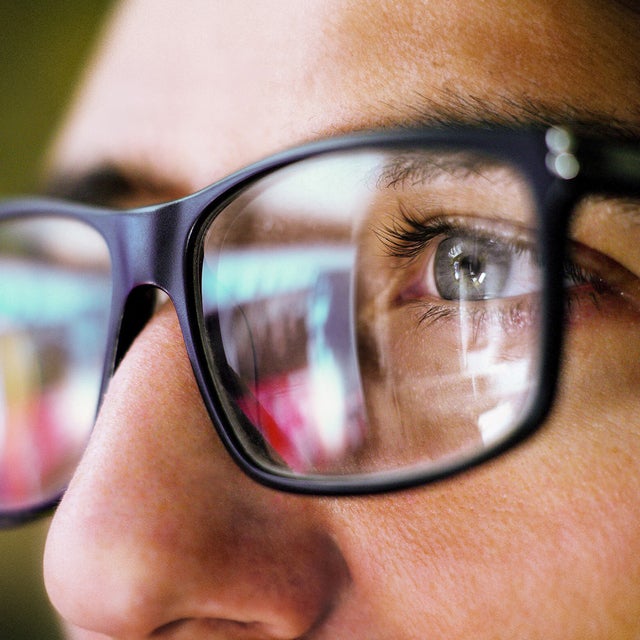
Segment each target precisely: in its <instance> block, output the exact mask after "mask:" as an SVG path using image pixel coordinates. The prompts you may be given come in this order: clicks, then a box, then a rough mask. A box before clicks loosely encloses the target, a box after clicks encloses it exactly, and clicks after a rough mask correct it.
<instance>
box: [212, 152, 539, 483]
mask: <svg viewBox="0 0 640 640" xmlns="http://www.w3.org/2000/svg"><path fill="white" fill-rule="evenodd" d="M536 227H537V215H536V210H535V206H534V203H533V196H532V193H531V189H530V187H529V185H528V182H527V180H526V179H525V178H524V177H523V176H522V175H521V173H520V172H519V171H518V169H516V168H515V167H513V166H511V165H510V164H508V163H507V162H505V161H504V160H501V159H499V158H495V157H490V156H487V155H484V154H480V153H477V152H475V151H467V150H461V149H431V150H424V149H402V150H399V151H397V152H393V151H388V150H385V151H376V150H370V151H350V152H343V153H335V154H331V155H326V156H321V157H315V158H312V159H307V160H304V161H301V162H298V163H296V164H293V165H290V166H288V167H286V168H283V169H280V170H278V171H276V172H274V173H271V174H270V175H268V176H266V177H263V178H261V179H259V180H258V181H257V182H255V183H254V184H253V185H252V186H250V187H249V188H247V189H246V190H245V191H243V192H242V193H241V194H240V195H238V196H237V197H236V198H235V200H233V201H232V202H231V203H230V204H228V205H227V206H226V208H224V210H222V211H221V212H220V214H219V215H218V216H217V217H216V218H215V220H214V222H213V223H212V224H211V226H210V228H209V230H208V233H207V235H206V238H205V246H204V254H205V259H204V265H203V274H202V294H203V305H204V310H203V311H204V316H203V317H204V318H205V322H206V325H207V326H206V333H207V334H208V337H209V340H208V347H207V348H208V349H209V354H210V360H211V364H210V366H211V369H212V372H213V377H214V382H215V385H216V386H217V387H218V390H219V394H220V395H221V396H222V400H223V402H224V403H225V409H226V412H227V414H228V416H229V419H230V422H231V424H232V426H233V429H234V430H235V434H236V436H237V438H238V439H239V440H240V442H241V443H242V446H243V447H244V448H245V449H246V451H247V453H248V455H249V456H251V457H252V458H253V460H254V461H255V462H256V463H257V464H259V465H260V466H261V467H262V468H263V469H267V470H271V471H273V472H274V473H277V474H280V475H291V476H339V477H341V478H344V477H345V476H348V475H352V474H372V473H384V472H391V471H398V470H403V471H406V470H408V469H424V470H426V471H428V470H429V469H436V468H438V467H441V466H442V465H451V464H457V463H460V462H464V461H467V460H469V459H472V458H474V457H475V456H478V455H479V454H482V453H483V452H485V451H486V450H487V449H488V448H491V447H493V446H495V445H497V444H498V443H500V442H502V441H503V440H504V439H505V438H506V437H508V436H510V435H512V433H513V431H514V430H515V429H517V428H518V427H519V426H520V425H521V424H522V422H523V420H525V419H526V417H527V414H528V410H529V408H530V404H531V402H532V399H533V397H534V395H535V391H536V388H537V378H538V362H539V358H538V353H539V351H540V344H539V343H540V337H539V333H540V331H539V324H540V315H541V314H540V296H541V293H540V289H541V271H540V268H539V264H538V251H537V246H536V243H537V237H536V236H537V230H536Z"/></svg>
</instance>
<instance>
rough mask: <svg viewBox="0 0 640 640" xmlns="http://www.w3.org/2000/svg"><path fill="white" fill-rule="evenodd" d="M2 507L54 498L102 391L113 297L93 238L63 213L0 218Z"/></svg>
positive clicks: (100, 243)
mask: <svg viewBox="0 0 640 640" xmlns="http://www.w3.org/2000/svg"><path fill="white" fill-rule="evenodd" d="M0 265H1V266H0V510H1V511H3V512H4V513H10V512H17V511H20V510H23V509H29V508H34V507H37V506H39V505H41V504H44V503H46V502H47V501H49V500H51V499H53V498H54V497H55V496H57V495H58V494H59V493H60V491H61V490H62V489H63V488H64V486H65V485H66V484H67V482H68V480H69V478H70V474H71V472H72V470H73V468H74V467H75V465H76V463H77V461H78V459H79V456H80V455H81V452H82V450H83V449H84V445H85V442H86V439H87V437H88V434H89V431H90V430H91V427H92V425H93V419H94V415H95V410H96V406H97V402H98V397H99V392H100V382H101V373H102V367H103V362H104V356H105V349H106V335H107V326H108V315H109V305H110V300H111V278H110V266H109V265H110V262H109V255H108V251H107V247H106V246H105V243H104V240H103V239H102V238H101V236H100V235H99V234H98V233H97V232H96V231H94V230H93V229H92V228H90V227H88V226H87V225H84V224H81V223H79V222H75V221H72V220H66V219H51V218H46V219H45V218H41V219H33V218H31V219H19V220H17V219H14V220H4V221H1V222H0Z"/></svg>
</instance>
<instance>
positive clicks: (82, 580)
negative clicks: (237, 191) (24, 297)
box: [45, 0, 640, 640]
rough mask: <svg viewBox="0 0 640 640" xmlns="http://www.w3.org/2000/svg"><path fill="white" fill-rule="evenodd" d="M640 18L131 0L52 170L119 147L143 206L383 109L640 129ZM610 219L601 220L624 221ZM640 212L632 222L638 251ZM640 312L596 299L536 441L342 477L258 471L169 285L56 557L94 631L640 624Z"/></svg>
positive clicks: (465, 634)
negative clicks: (396, 480)
mask: <svg viewBox="0 0 640 640" xmlns="http://www.w3.org/2000/svg"><path fill="white" fill-rule="evenodd" d="M534 17H535V18H534ZM639 22H640V20H639V19H638V17H637V15H636V14H634V13H633V12H632V11H631V10H627V9H625V8H623V7H622V6H618V5H614V4H612V3H608V2H607V3H604V2H598V1H597V0H593V1H589V0H568V1H566V2H563V3H557V2H548V1H544V0H521V1H520V2H517V3H514V2H511V1H509V0H487V1H484V2H468V1H464V0H453V1H451V0H434V1H432V2H428V3H427V2H424V3H422V2H400V1H398V2H392V1H390V0H389V1H380V0H376V1H371V2H366V1H351V2H345V1H337V0H335V1H334V0H323V1H317V2H304V3H302V2H296V1H295V0H292V1H291V2H284V1H277V2H259V3H241V2H234V3H230V2H220V3H213V2H209V1H206V0H202V1H196V0H193V1H192V2H189V3H188V4H185V3H180V2H162V3H158V2H153V0H133V1H132V2H128V3H126V4H123V5H122V6H121V7H120V8H119V9H118V10H117V12H116V15H115V17H114V20H113V22H112V24H111V26H110V29H109V30H108V32H107V34H106V37H105V40H104V42H103V46H102V48H101V50H100V51H99V55H98V57H97V60H96V62H95V64H94V66H93V67H92V68H91V73H90V74H89V75H88V76H87V80H86V82H85V84H84V86H83V88H82V90H81V92H80V94H79V95H78V98H77V101H76V103H75V107H74V109H73V110H72V112H71V114H70V117H69V120H68V122H67V123H66V125H65V127H64V128H63V130H62V132H61V135H60V137H59V140H58V142H57V145H56V146H55V149H54V150H53V152H52V157H51V172H52V175H53V176H65V180H64V181H63V182H66V181H67V179H68V178H67V177H68V176H72V177H73V179H74V180H76V179H81V177H82V176H83V175H86V174H87V173H89V174H91V173H92V172H94V171H96V170H98V169H100V168H101V167H115V168H116V169H117V171H118V172H120V173H121V174H123V176H124V180H123V181H122V183H121V184H122V185H126V188H123V189H121V190H120V192H119V193H117V194H114V195H117V197H116V199H117V204H123V205H131V206H133V205H137V204H140V203H143V202H151V201H161V200H167V199H170V198H173V197H177V196H180V195H186V194H188V193H191V192H193V191H195V190H197V189H199V188H201V187H204V186H206V185H207V184H210V183H212V182H214V181H215V180H216V179H218V178H221V177H223V176H224V175H226V174H228V173H230V172H231V171H233V170H234V169H237V168H239V167H241V166H243V165H246V164H248V163H250V162H252V161H254V160H257V159H259V158H260V157H263V156H266V155H268V154H270V153H274V152H276V151H279V150H281V149H283V148H286V147H289V146H292V145H295V144H298V143H301V142H304V141H307V140H312V139H318V138H321V137H323V136H326V135H331V134H336V133H341V132H348V131H353V130H360V129H364V128H372V127H380V126H393V125H407V124H416V123H439V122H443V121H460V120H463V121H466V122H486V121H499V122H504V121H506V122H528V121H535V122H545V121H568V120H571V121H577V122H578V123H581V124H583V125H586V124H593V125H594V126H596V127H598V128H600V129H602V130H607V129H611V130H612V131H623V132H631V133H635V134H637V132H638V130H639V129H640V62H639V61H640V55H638V54H639V53H640V51H639V46H638V43H637V33H638V28H639V27H640V24H639ZM54 181H55V178H54ZM593 218H594V220H595V222H594V223H593V224H596V222H597V224H596V231H595V233H594V235H593V236H590V234H589V229H588V228H587V227H588V225H587V222H588V220H589V216H588V215H585V217H584V220H585V222H584V224H582V223H581V224H580V225H579V227H580V228H579V229H578V230H577V231H576V233H578V234H579V237H580V241H581V242H585V243H589V242H594V243H595V244H596V245H598V242H600V245H602V246H604V245H606V244H607V242H613V241H610V240H607V241H604V240H599V238H600V237H601V236H604V233H603V231H602V229H603V228H605V227H604V222H603V221H601V220H599V219H598V216H593ZM583 227H584V228H583ZM628 233H629V232H628V229H627V232H626V234H625V233H623V231H620V230H618V231H617V232H616V231H615V230H614V232H613V237H619V238H621V240H620V241H619V242H617V243H615V242H614V244H616V247H617V250H618V252H620V251H622V252H623V253H624V252H625V249H624V247H625V244H624V242H623V240H622V238H623V237H624V236H626V237H627V238H628ZM616 234H617V235H616ZM610 237H611V236H610ZM593 238H595V240H594V239H593ZM626 241H627V242H628V239H627V240H626ZM600 245H598V246H596V247H594V248H595V249H596V250H597V249H598V247H599V246H600ZM616 247H614V249H616ZM614 249H611V251H614ZM616 259H617V260H618V261H619V262H622V263H624V264H625V266H626V267H627V269H629V271H630V272H633V273H635V275H640V265H639V264H638V260H637V258H635V264H634V257H633V256H632V257H629V256H627V255H625V256H618V255H616ZM633 311H635V308H634V304H633V303H630V308H628V309H627V308H625V310H624V312H623V313H622V312H621V313H617V314H613V313H607V310H606V309H604V311H603V312H602V313H599V314H598V313H594V314H583V315H582V316H580V317H579V321H576V322H575V326H573V327H572V333H571V336H570V338H569V347H570V348H569V352H570V353H571V358H570V359H569V360H568V362H567V363H566V372H567V373H566V375H565V377H564V379H563V385H562V390H561V397H560V400H559V403H558V406H557V408H556V410H555V411H554V414H553V416H552V418H551V419H550V420H549V422H548V424H547V425H546V426H545V428H544V429H543V431H542V432H541V433H540V434H539V435H538V436H536V437H535V438H533V439H532V440H531V441H529V442H527V443H526V444H525V445H524V446H522V447H520V448H519V449H517V450H516V451H514V452H511V453H509V454H507V455H505V456H503V457H502V458H500V459H499V460H496V461H495V462H493V463H491V464H488V465H486V466H484V467H481V468H479V469H477V470H474V471H473V472H470V473H466V474H463V475H461V476H458V477H456V478H453V479H451V480H449V481H446V482H442V483H439V484H436V485H433V486H429V487H425V488H420V489H416V490H411V491H405V492H401V493H397V494H390V495H384V496H376V497H358V498H348V499H345V498H341V499H329V498H309V497H302V496H293V495H285V494H282V493H278V492H275V491H271V490H268V489H265V488H263V487H261V486H259V485H257V484H256V483H254V482H253V481H251V480H250V479H249V478H247V477H246V476H245V475H243V473H242V472H241V471H240V470H239V469H238V468H237V467H236V466H235V464H234V463H233V462H232V460H231V459H230V458H229V456H228V455H227V454H226V452H225V451H224V450H223V447H222V445H221V443H220V442H219V440H218V439H217V436H216V434H215V432H214V430H213V428H212V426H211V424H210V422H209V418H208V415H207V413H206V411H205V409H204V406H203V404H202V400H201V399H200V394H199V392H198V389H197V387H196V384H195V381H194V379H193V374H192V372H191V368H190V364H189V362H188V359H187V357H186V354H185V350H184V346H183V343H182V338H181V334H180V330H179V327H178V324H177V320H176V317H175V314H174V312H173V310H172V308H171V306H170V305H166V306H164V307H163V308H162V309H161V310H160V311H159V312H158V313H157V314H156V316H155V317H154V318H153V319H152V320H151V321H150V322H149V324H148V325H147V327H146V328H145V329H144V330H143V331H142V333H141V334H140V335H139V337H138V338H137V340H136V341H135V343H134V344H133V346H132V348H131V350H130V351H129V353H128V354H127V356H126V357H125V358H124V360H123V362H122V364H121V365H120V367H119V369H118V370H117V372H116V374H115V376H114V378H113V381H112V383H111V385H110V388H109V391H108V394H107V396H106V399H105V401H104V404H103V406H102V409H101V412H100V415H99V417H98V420H97V423H96V426H95V429H94V433H93V435H92V439H91V442H90V444H89V447H88V449H87V451H86V453H85V456H84V458H83V460H82V462H81V463H80V466H79V467H78V469H77V471H76V474H75V476H74V479H73V481H72V483H71V485H70V487H69V490H68V491H67V493H66V495H65V497H64V499H63V501H62V503H61V505H60V507H59V508H58V510H57V512H56V515H55V517H54V520H53V523H52V526H51V530H50V533H49V538H48V543H47V548H46V552H45V579H46V585H47V589H48V592H49V595H50V597H51V600H52V602H53V604H54V606H55V607H56V608H57V609H58V611H59V612H60V615H61V616H62V618H63V619H65V620H66V623H67V625H68V629H69V637H70V638H74V639H98V638H122V639H125V638H126V639H129V640H133V639H138V638H163V639H165V638H166V639H171V640H174V639H182V638H189V639H199V638H238V639H239V638H301V637H304V638H309V639H311V638H313V639H314V640H316V639H324V638H332V639H351V638H366V639H367V640H381V639H389V638H403V639H410V638H415V639H421V640H424V639H426V638H428V639H431V638H443V639H444V638H447V639H452V638H475V639H477V640H485V639H488V638H527V639H538V638H539V639H545V640H549V639H553V638H558V639H562V640H569V639H576V640H578V639H580V640H585V639H586V640H589V639H592V640H595V639H610V638H621V639H623V638H635V637H637V636H638V634H639V633H640V623H639V622H638V621H639V620H640V548H639V547H640V540H639V539H638V535H637V528H638V527H637V524H638V519H639V518H640V506H639V505H638V500H637V496H638V494H639V490H640V466H639V465H638V462H637V461H638V459H640V457H639V456H640V427H639V425H638V420H637V415H638V412H637V410H636V402H637V400H636V399H635V397H634V396H635V395H636V394H635V390H636V389H637V383H638V365H637V364H636V363H637V362H640V359H639V358H638V356H639V355H640V354H638V347H637V346H635V345H636V344H637V343H638V340H637V333H636V332H637V331H638V329H637V327H636V326H635V325H634V316H633ZM603 328H604V329H603ZM634 339H635V341H634ZM578 365H579V366H578ZM621 372H625V375H621Z"/></svg>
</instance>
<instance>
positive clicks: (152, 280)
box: [117, 202, 192, 301]
mask: <svg viewBox="0 0 640 640" xmlns="http://www.w3.org/2000/svg"><path fill="white" fill-rule="evenodd" d="M123 215H124V217H125V220H123V223H124V224H122V226H121V227H120V228H119V230H118V231H119V237H118V241H117V245H118V253H119V254H120V255H119V256H118V258H119V263H120V264H119V266H120V269H121V272H122V277H123V279H124V280H125V281H126V288H127V291H128V292H130V291H133V290H134V289H135V288H136V287H141V286H144V287H148V286H152V287H157V288H158V289H161V290H162V291H164V292H165V293H166V294H167V295H169V297H170V298H172V299H173V300H174V301H175V299H176V297H178V298H180V297H181V293H182V290H183V288H184V287H183V282H184V265H185V255H186V246H187V240H188V236H189V232H190V229H191V226H192V219H191V218H190V217H189V216H188V215H185V213H184V211H183V208H182V207H181V203H179V202H172V203H169V204H163V205H158V206H154V207H147V208H144V209H137V210H134V211H129V212H127V213H125V214H123Z"/></svg>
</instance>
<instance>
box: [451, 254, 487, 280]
mask: <svg viewBox="0 0 640 640" xmlns="http://www.w3.org/2000/svg"><path fill="white" fill-rule="evenodd" d="M454 272H455V273H454V277H455V279H456V280H457V281H458V282H460V281H462V280H469V281H471V282H472V283H473V284H482V282H483V281H484V278H485V275H486V274H485V271H484V265H483V264H482V261H481V260H479V259H477V258H474V257H472V256H466V257H464V258H460V259H459V260H457V261H456V262H455V263H454Z"/></svg>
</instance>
